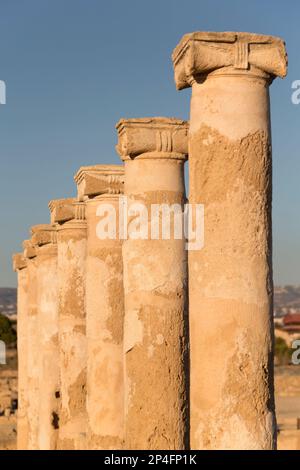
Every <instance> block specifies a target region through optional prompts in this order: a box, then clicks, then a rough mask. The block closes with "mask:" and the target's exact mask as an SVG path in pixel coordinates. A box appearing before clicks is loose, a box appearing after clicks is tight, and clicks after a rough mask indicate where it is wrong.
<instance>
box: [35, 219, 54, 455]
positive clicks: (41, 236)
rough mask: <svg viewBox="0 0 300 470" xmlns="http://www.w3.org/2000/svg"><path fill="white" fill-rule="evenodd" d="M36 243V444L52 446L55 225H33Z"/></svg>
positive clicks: (42, 446) (51, 448)
mask: <svg viewBox="0 0 300 470" xmlns="http://www.w3.org/2000/svg"><path fill="white" fill-rule="evenodd" d="M31 231H32V238H31V242H32V244H33V245H34V246H35V247H36V254H37V258H36V264H37V274H36V275H37V281H36V282H37V309H38V329H37V331H36V332H35V334H36V335H37V336H38V337H39V344H40V347H39V356H38V357H39V426H38V448H39V449H40V450H55V449H56V445H57V437H58V423H57V421H58V408H59V400H58V392H59V347H58V286H57V243H56V227H55V226H54V225H48V224H44V225H36V226H34V227H32V229H31Z"/></svg>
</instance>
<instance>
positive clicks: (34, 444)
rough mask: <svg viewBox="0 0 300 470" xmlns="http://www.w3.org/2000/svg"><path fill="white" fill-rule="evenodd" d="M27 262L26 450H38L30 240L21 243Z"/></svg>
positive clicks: (33, 274)
mask: <svg viewBox="0 0 300 470" xmlns="http://www.w3.org/2000/svg"><path fill="white" fill-rule="evenodd" d="M23 247H24V257H25V258H26V260H27V275H28V310H27V331H26V332H25V334H27V341H28V342H27V344H28V349H27V387H28V388H27V397H28V408H27V419H28V450H38V429H39V359H38V358H39V354H40V345H39V334H38V328H39V324H38V309H37V259H36V249H35V248H34V247H33V245H32V243H31V241H30V240H26V241H25V242H24V243H23Z"/></svg>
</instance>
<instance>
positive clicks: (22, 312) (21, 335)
mask: <svg viewBox="0 0 300 470" xmlns="http://www.w3.org/2000/svg"><path fill="white" fill-rule="evenodd" d="M14 270H15V271H17V273H18V326H17V328H18V417H17V449H18V450H27V449H28V437H29V436H28V431H29V423H28V380H27V375H28V364H27V361H28V337H27V324H28V287H29V286H28V270H27V260H26V259H25V258H24V257H23V255H21V254H17V255H15V256H14Z"/></svg>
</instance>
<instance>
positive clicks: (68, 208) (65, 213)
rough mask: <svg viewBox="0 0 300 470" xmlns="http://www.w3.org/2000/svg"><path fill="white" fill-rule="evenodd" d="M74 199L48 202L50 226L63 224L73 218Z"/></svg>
mask: <svg viewBox="0 0 300 470" xmlns="http://www.w3.org/2000/svg"><path fill="white" fill-rule="evenodd" d="M75 201H76V199H75V198H68V199H54V200H53V201H50V202H49V209H50V220H51V224H55V223H58V224H63V223H64V222H67V221H68V220H72V219H73V218H74V205H73V204H74V202H75Z"/></svg>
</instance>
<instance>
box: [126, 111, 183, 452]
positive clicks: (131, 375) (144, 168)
mask: <svg viewBox="0 0 300 470" xmlns="http://www.w3.org/2000/svg"><path fill="white" fill-rule="evenodd" d="M117 129H118V134H119V143H118V146H117V150H118V152H119V154H120V155H121V158H122V159H123V160H124V161H125V191H124V193H125V196H127V197H128V209H129V211H130V208H131V209H132V208H133V204H135V203H141V204H143V205H144V206H145V207H146V208H147V209H148V215H149V214H151V204H154V203H156V204H162V203H165V204H179V208H180V209H182V206H183V204H184V202H185V188H184V173H183V166H184V162H185V160H186V158H187V132H188V124H187V123H186V122H184V121H179V120H176V119H167V118H149V119H129V120H121V121H120V122H119V123H118V125H117ZM133 218H134V217H133V216H132V217H130V218H129V226H128V228H129V231H130V230H131V225H130V224H131V222H132V220H133ZM171 220H172V217H171ZM147 222H148V223H147ZM146 226H147V229H148V233H149V232H150V219H148V221H147V218H146ZM158 238H159V239H157V240H155V239H152V240H151V239H150V234H149V239H146V240H142V239H137V240H133V239H128V240H125V241H124V244H123V266H124V291H125V294H124V295H125V322H124V354H125V387H126V388H125V448H126V449H152V450H156V449H178V450H180V449H185V448H187V446H188V405H187V402H188V395H187V309H186V307H187V293H186V290H187V260H186V252H185V246H184V243H185V240H184V239H182V240H175V239H174V235H173V233H172V232H171V237H170V239H167V240H162V239H161V236H159V237H158Z"/></svg>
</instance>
